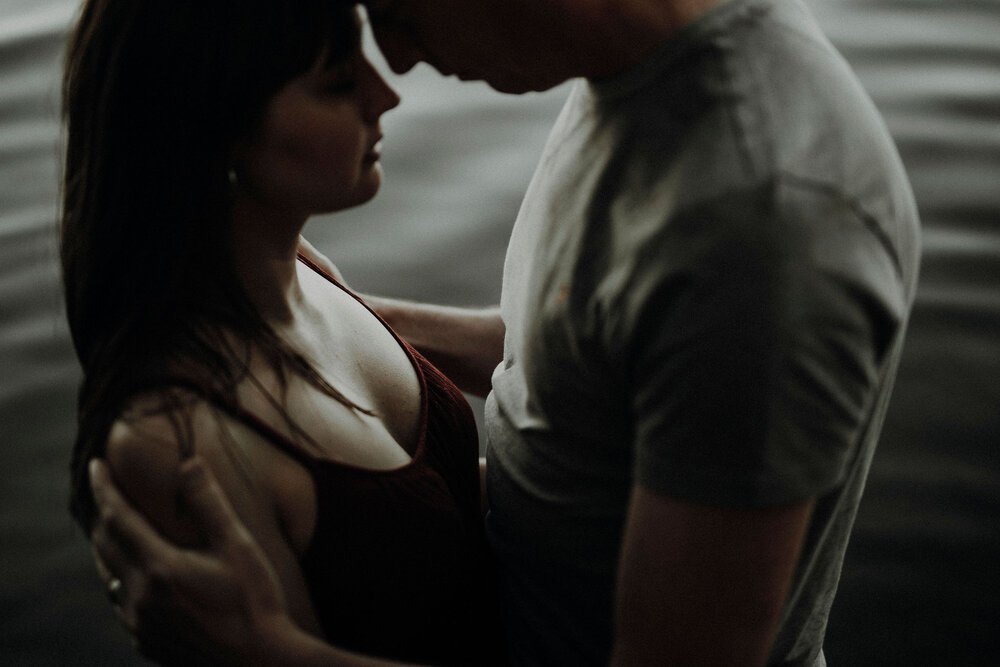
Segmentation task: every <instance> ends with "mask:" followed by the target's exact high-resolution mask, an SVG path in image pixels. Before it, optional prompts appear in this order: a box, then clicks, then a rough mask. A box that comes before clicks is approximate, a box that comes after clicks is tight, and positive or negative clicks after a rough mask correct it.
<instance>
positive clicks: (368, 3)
mask: <svg viewBox="0 0 1000 667" xmlns="http://www.w3.org/2000/svg"><path fill="white" fill-rule="evenodd" d="M403 2H404V0H361V4H363V5H364V6H365V10H367V12H368V16H369V18H371V19H372V20H373V21H377V20H379V19H391V18H392V17H393V16H395V15H396V13H397V12H399V10H400V9H401V7H402V5H403Z"/></svg>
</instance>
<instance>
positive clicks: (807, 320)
mask: <svg viewBox="0 0 1000 667" xmlns="http://www.w3.org/2000/svg"><path fill="white" fill-rule="evenodd" d="M640 255H641V256H640V259H638V260H637V261H636V263H635V266H634V274H633V276H632V279H631V280H630V281H629V289H628V293H627V296H626V298H625V301H624V305H623V307H622V312H623V317H624V320H623V322H622V323H621V328H620V329H619V330H618V332H617V334H616V339H617V341H616V343H615V344H617V345H619V346H620V347H619V352H620V355H619V359H620V360H621V362H622V363H621V366H622V367H623V371H624V373H625V378H624V383H625V386H626V387H628V391H629V392H630V396H629V401H630V405H631V409H632V412H633V421H634V424H635V442H634V447H635V451H634V461H635V470H634V473H635V480H636V481H637V482H638V483H641V484H642V485H643V486H645V487H647V488H649V489H652V490H654V491H658V492H661V493H665V494H668V495H672V496H674V497H680V498H684V499H686V500H689V501H692V502H702V503H706V504H716V505H723V506H736V507H763V506H770V505H776V504H782V503H788V502H794V501H796V500H801V499H805V498H808V497H815V496H818V495H820V494H822V493H824V492H825V491H827V490H829V489H831V488H833V487H834V486H836V485H837V484H838V483H839V482H840V481H842V479H843V477H844V475H845V474H846V471H847V469H848V467H849V464H850V462H851V459H852V457H853V456H855V453H856V451H857V445H858V441H859V439H860V437H861V434H862V432H863V431H864V428H865V426H866V424H867V420H868V419H869V416H870V415H871V413H872V407H873V403H874V401H875V399H876V396H877V394H878V392H879V388H880V386H881V384H882V381H883V378H882V375H883V367H884V363H883V360H884V358H885V356H886V352H887V349H888V348H889V346H890V345H891V343H892V341H893V339H894V338H895V336H896V334H897V331H898V330H899V328H900V323H901V319H902V317H903V315H902V313H904V312H905V308H904V307H903V299H902V297H901V290H902V288H901V282H902V281H901V278H900V274H899V271H898V263H897V262H896V261H895V259H894V255H893V253H892V248H891V245H889V244H888V242H887V241H886V239H884V238H883V237H882V236H880V234H879V230H878V229H877V228H874V227H873V226H872V223H870V221H868V220H866V218H865V217H864V216H863V214H860V213H859V212H858V211H857V210H855V209H853V208H852V207H851V206H850V204H849V203H848V202H846V201H842V200H839V199H837V198H835V197H832V196H830V195H829V194H827V193H823V192H813V191H799V190H798V189H795V188H787V187H781V186H773V187H769V188H766V189H764V190H762V191H761V192H757V193H750V194H740V195H734V196H731V197H727V198H721V199H719V200H716V201H713V202H711V204H708V205H703V206H700V207H697V208H695V209H692V210H690V211H688V212H687V213H685V214H684V215H682V216H678V217H676V218H674V219H672V220H671V222H670V225H669V226H668V227H665V229H664V232H663V233H662V234H661V235H660V236H659V237H658V238H657V239H656V240H655V241H654V242H653V243H651V244H649V246H648V247H646V248H644V249H643V252H642V253H640ZM625 329H627V331H626V330H625ZM623 343H624V344H623Z"/></svg>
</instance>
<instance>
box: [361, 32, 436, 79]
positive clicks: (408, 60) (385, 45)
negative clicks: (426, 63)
mask: <svg viewBox="0 0 1000 667" xmlns="http://www.w3.org/2000/svg"><path fill="white" fill-rule="evenodd" d="M372 33H373V34H374V36H375V42H376V43H377V44H378V48H379V50H380V51H381V52H382V56H383V57H384V58H385V61H386V63H388V64H389V67H390V68H391V69H392V71H393V72H395V73H396V74H405V73H406V72H409V71H410V70H411V69H413V66H414V65H416V64H417V63H418V62H420V61H421V60H424V57H425V56H424V52H423V50H422V49H421V48H420V45H419V44H418V43H417V41H416V40H415V39H414V38H413V36H412V35H410V34H409V33H408V32H406V31H404V30H402V29H400V28H396V27H392V26H379V25H377V24H376V25H373V26H372Z"/></svg>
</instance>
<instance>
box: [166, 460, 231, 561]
mask: <svg viewBox="0 0 1000 667" xmlns="http://www.w3.org/2000/svg"><path fill="white" fill-rule="evenodd" d="M178 474H179V484H178V502H179V503H180V505H181V507H183V508H184V510H185V511H186V512H187V514H188V516H189V518H190V519H191V521H192V522H193V523H194V526H195V529H196V530H197V531H198V533H199V534H200V535H201V537H202V539H204V540H205V542H206V543H207V544H208V545H209V546H210V547H211V548H213V549H214V548H219V547H220V546H221V545H222V544H224V543H225V542H226V540H227V539H229V538H230V536H231V535H232V534H233V532H234V531H237V530H238V529H239V527H240V522H239V518H238V517H237V516H236V512H235V511H234V510H233V506H232V505H231V504H230V503H229V499H228V498H226V494H225V493H223V491H222V487H220V486H219V482H218V480H216V478H215V475H213V474H212V471H211V470H210V469H209V468H208V466H207V465H206V464H205V462H204V461H203V460H202V459H201V458H200V457H198V456H193V457H191V458H189V459H187V460H185V461H184V462H182V463H181V465H180V468H179V469H178Z"/></svg>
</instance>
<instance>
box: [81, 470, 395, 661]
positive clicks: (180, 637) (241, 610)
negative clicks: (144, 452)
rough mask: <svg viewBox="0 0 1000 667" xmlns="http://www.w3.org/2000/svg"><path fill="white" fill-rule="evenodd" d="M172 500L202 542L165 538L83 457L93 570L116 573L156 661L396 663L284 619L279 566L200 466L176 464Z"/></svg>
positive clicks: (142, 643) (123, 606)
mask: <svg viewBox="0 0 1000 667" xmlns="http://www.w3.org/2000/svg"><path fill="white" fill-rule="evenodd" d="M178 480H179V495H178V500H179V502H180V503H181V504H182V506H183V509H184V510H185V511H186V514H187V516H188V517H189V518H190V519H191V521H192V523H193V524H194V526H196V528H197V530H198V532H199V534H200V535H201V537H202V540H203V542H204V546H203V547H199V548H198V549H185V548H182V547H178V546H177V545H174V544H172V543H170V542H168V541H166V540H165V539H164V538H163V537H162V536H160V534H159V533H158V532H157V531H156V530H155V529H154V528H153V527H152V526H151V525H150V524H149V523H148V522H147V521H146V520H145V518H144V517H143V516H142V515H141V514H140V513H139V512H138V511H136V510H135V508H133V507H132V506H131V505H130V504H129V503H128V501H127V500H126V499H125V498H124V497H123V496H122V495H121V494H120V493H119V492H118V490H117V488H116V487H115V485H114V483H113V482H112V480H111V476H110V471H109V470H108V467H107V466H106V465H105V464H104V463H103V462H101V461H97V460H95V461H92V462H91V466H90V483H91V487H92V488H93V491H94V499H95V501H96V502H97V507H98V510H99V517H98V521H97V523H96V524H95V527H94V531H93V533H92V535H91V540H92V542H93V547H94V553H95V557H96V559H97V563H98V570H99V572H100V573H101V576H102V577H103V578H105V579H106V580H107V581H106V582H105V583H106V584H107V583H108V582H109V581H110V577H115V578H117V579H118V580H119V581H120V582H122V584H121V586H120V587H119V590H117V591H115V592H114V593H113V594H114V595H115V597H116V600H115V606H116V610H117V612H118V614H119V617H120V618H121V619H122V622H123V623H124V624H125V626H126V628H127V629H128V630H129V631H130V632H131V633H132V634H133V635H134V636H135V637H136V640H137V643H138V645H139V648H140V650H141V651H142V652H143V653H144V654H145V655H147V656H148V657H150V658H153V659H154V660H157V661H160V662H163V663H165V664H185V665H190V664H202V663H206V662H207V663H211V664H222V665H289V666H290V667H333V666H343V667H388V666H390V665H398V664H399V663H394V662H389V661H384V660H379V659H375V658H368V657H366V656H361V655H357V654H353V653H349V652H347V651H342V650H339V649H337V648H334V647H332V646H330V645H328V644H325V643H324V642H322V641H320V640H319V639H317V638H316V637H313V636H312V635H309V634H308V633H306V632H305V631H303V630H302V629H301V628H299V627H298V626H297V625H295V623H294V622H293V621H292V619H291V617H290V616H289V613H288V608H287V606H286V602H285V598H284V594H283V591H282V588H281V584H280V583H279V580H278V576H277V574H276V572H275V570H274V568H273V566H272V565H271V563H270V561H269V560H268V559H267V557H266V556H265V555H264V552H263V550H262V549H261V547H260V546H259V545H258V543H257V542H256V541H255V540H254V538H253V536H252V535H251V534H250V532H249V531H248V530H247V529H246V528H245V527H244V525H243V524H242V523H241V522H240V521H239V519H238V518H237V517H236V514H235V512H234V510H233V508H232V506H231V505H230V503H229V501H228V499H227V498H226V496H225V494H224V493H223V492H222V489H221V487H220V486H219V484H218V482H217V481H216V480H215V478H214V476H213V475H212V473H211V471H209V470H208V467H207V466H206V465H205V464H204V463H203V462H202V461H201V459H199V458H198V457H194V458H192V459H189V460H187V461H185V462H183V463H182V464H181V465H180V468H179V470H178Z"/></svg>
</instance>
